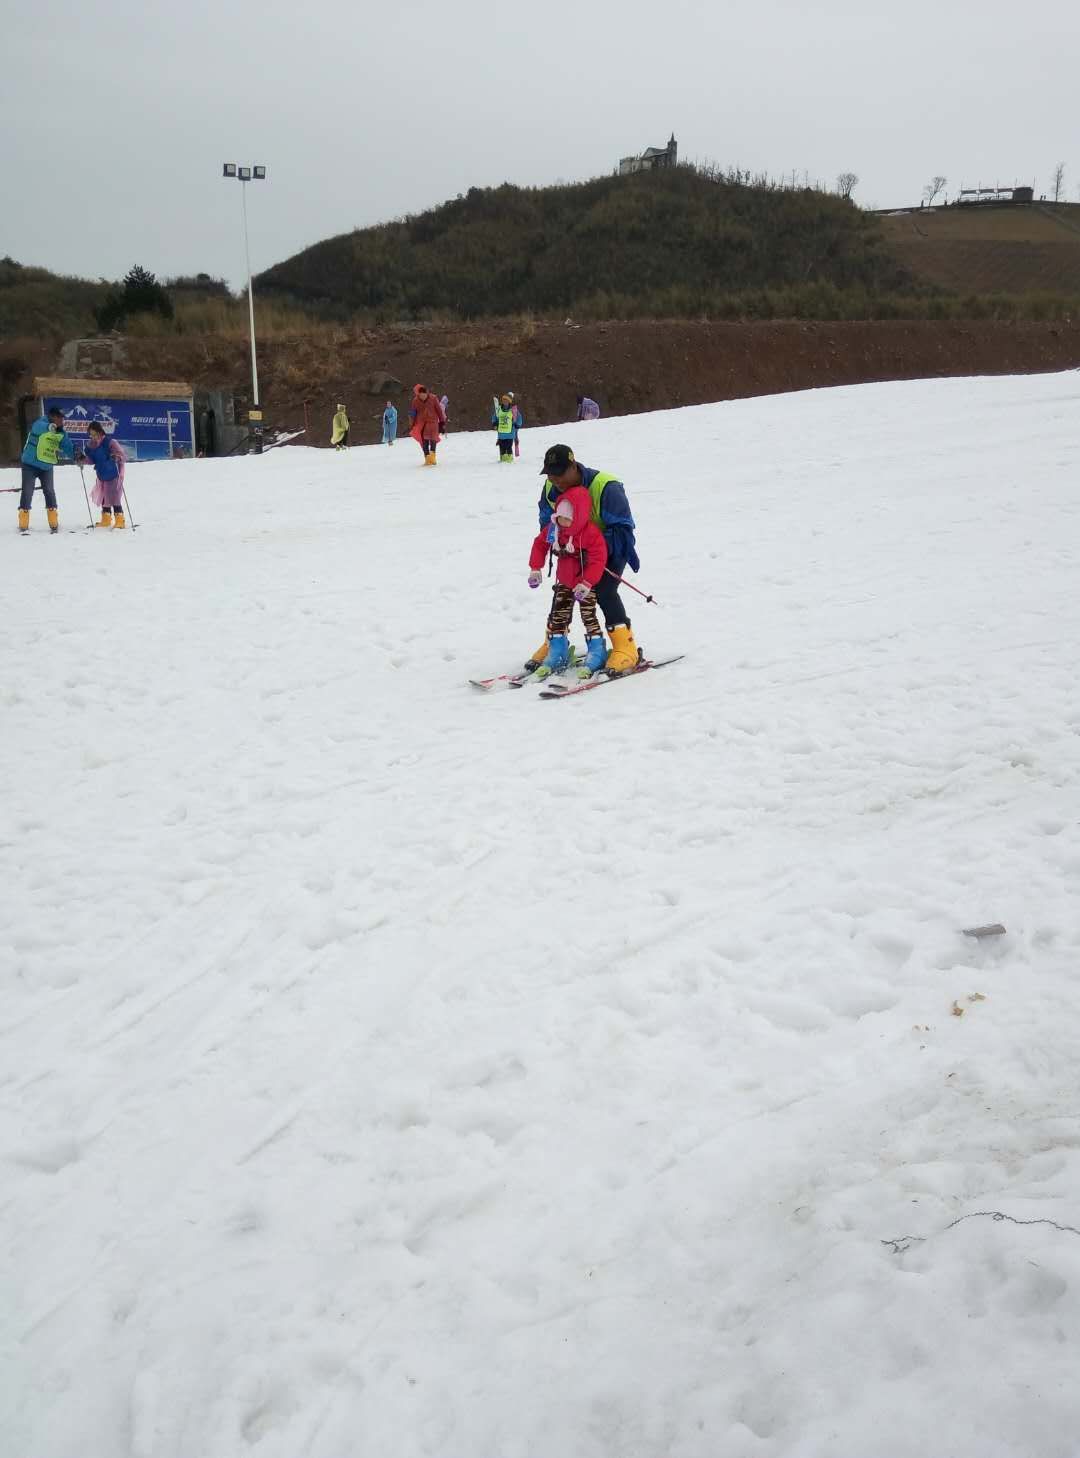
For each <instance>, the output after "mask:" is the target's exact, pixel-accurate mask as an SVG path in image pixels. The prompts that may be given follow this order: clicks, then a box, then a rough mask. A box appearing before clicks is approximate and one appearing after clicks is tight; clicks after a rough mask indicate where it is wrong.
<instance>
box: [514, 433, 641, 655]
mask: <svg viewBox="0 0 1080 1458" xmlns="http://www.w3.org/2000/svg"><path fill="white" fill-rule="evenodd" d="M540 474H541V475H542V476H543V477H544V478H545V479H544V485H543V488H542V489H541V492H540V501H539V503H538V506H539V513H540V530H541V531H543V530H544V528H545V527H546V526H547V525H548V523H549V522H550V521H551V514H552V511H553V509H554V506H555V502H556V501H557V500H558V499H559V497H560V496H561V495H562V493H563V492H564V491H568V490H569V489H570V487H571V486H584V487H585V489H586V490H587V491H588V493H589V498H590V501H591V503H592V515H591V518H590V519H591V521H592V522H593V523H594V525H596V526H598V527H599V528H600V530H601V531H602V532H603V534H604V541H605V542H606V543H607V549H608V556H607V566H606V568H605V570H604V575H603V576H602V577H601V578H600V581H599V582H598V583H597V585H596V602H597V606H598V607H599V609H600V611H601V612H602V613H603V615H604V623H605V625H606V627H607V630H608V637H609V638H610V639H611V651H610V652H609V653H608V655H607V660H606V662H605V664H604V670H605V672H607V673H626V672H627V670H628V669H631V668H634V667H635V666H636V665H637V662H638V659H639V657H640V654H639V652H638V646H637V643H635V641H634V632H633V629H632V628H631V626H630V619H629V618H628V617H627V615H626V609H625V607H623V601H622V598H621V597H620V596H619V584H618V581H617V579H618V578H620V577H621V576H622V575H623V573H624V572H625V571H626V569H627V567H628V566H629V567H632V568H633V569H634V571H635V572H637V571H638V570H639V568H640V566H641V563H640V561H639V559H638V554H637V542H636V538H635V535H634V531H635V528H634V518H633V516H632V515H631V513H630V503H629V502H628V501H627V499H626V487H625V486H624V485H623V483H622V482H621V481H619V480H617V479H616V478H615V477H614V476H609V475H607V474H606V473H605V472H604V471H597V470H594V469H593V467H592V466H583V465H582V464H581V462H580V461H577V460H575V459H574V452H573V451H572V450H571V449H570V447H569V446H568V445H553V446H550V447H549V449H548V451H547V454H546V455H545V456H544V464H543V466H542V468H541V472H540ZM549 638H550V627H549V630H548V637H547V638H545V641H544V643H543V645H542V647H540V648H539V649H538V650H537V651H536V652H535V653H534V654H533V655H532V656H531V657H530V658H529V659H528V661H527V662H526V664H525V667H526V668H527V669H529V670H532V669H533V668H536V667H538V666H539V665H540V664H541V663H543V662H544V660H545V658H546V657H547V654H548V639H549Z"/></svg>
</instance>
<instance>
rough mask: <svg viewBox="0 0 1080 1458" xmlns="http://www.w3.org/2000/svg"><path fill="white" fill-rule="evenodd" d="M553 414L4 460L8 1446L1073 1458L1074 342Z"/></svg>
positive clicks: (642, 1456) (591, 1456) (1076, 1336)
mask: <svg viewBox="0 0 1080 1458" xmlns="http://www.w3.org/2000/svg"><path fill="white" fill-rule="evenodd" d="M558 439H565V440H567V441H569V442H570V443H571V444H572V445H573V446H574V447H575V448H576V449H577V450H578V452H579V454H580V456H581V457H582V459H583V460H585V461H586V462H587V463H590V464H594V465H598V466H602V467H604V468H606V469H608V470H611V471H614V472H617V473H619V474H620V475H622V476H623V477H624V479H625V480H626V482H627V484H628V487H629V491H630V495H631V500H632V503H633V507H634V511H635V514H636V516H637V519H638V524H639V542H640V548H641V557H642V573H641V576H640V579H639V580H640V582H641V583H642V585H643V586H644V587H645V588H646V589H647V590H648V591H650V592H652V593H653V594H655V596H656V597H657V598H658V599H659V601H660V604H661V605H660V606H656V607H648V606H645V605H644V604H641V603H638V604H637V606H635V607H634V609H633V617H634V622H635V627H636V629H637V631H638V636H639V641H640V643H641V645H642V646H643V648H644V649H645V650H646V651H647V652H648V653H650V654H652V655H654V656H657V657H661V656H667V655H669V654H672V653H676V652H685V653H686V655H687V656H686V659H685V661H684V662H683V663H680V664H677V665H675V666H673V667H671V668H669V669H665V670H664V672H663V673H657V674H643V675H642V676H641V677H640V678H638V679H635V680H631V681H629V682H628V683H626V684H624V685H615V686H612V687H611V688H610V689H608V690H605V692H603V693H597V694H585V695H582V696H581V697H580V698H577V699H575V700H574V701H573V702H565V703H559V704H556V703H542V702H539V701H538V700H537V699H536V697H535V692H534V690H533V689H531V688H526V689H523V690H521V691H520V692H517V693H503V694H492V695H483V694H478V693H477V692H476V691H475V690H473V689H470V688H469V687H468V686H467V680H468V679H469V678H470V677H473V676H477V675H486V674H491V673H494V672H498V671H500V670H504V669H511V668H513V667H514V666H515V665H517V664H518V663H520V662H521V661H522V659H523V658H524V657H525V656H526V654H527V653H528V651H529V650H530V649H531V648H533V647H534V646H535V644H536V643H537V642H538V641H539V637H540V632H541V630H542V622H543V615H544V611H545V605H546V600H547V591H546V589H544V590H543V591H542V592H530V591H529V589H528V587H527V586H526V583H525V577H526V573H527V553H528V547H529V542H530V539H531V537H532V534H533V532H534V530H535V523H536V518H535V511H534V502H535V498H536V494H537V489H538V484H539V477H538V475H537V468H538V465H539V460H540V454H541V451H542V449H543V448H544V447H545V446H546V445H548V444H551V443H552V442H553V441H555V440H558ZM523 447H524V454H523V456H522V459H521V460H520V461H519V462H517V463H516V464H515V465H514V467H513V469H510V468H508V467H500V466H498V465H497V464H496V462H495V447H494V444H493V440H492V437H491V436H490V435H489V434H486V433H485V434H477V435H471V436H464V435H457V434H452V435H451V436H450V437H449V438H448V439H447V441H446V443H445V445H444V446H443V448H442V449H441V452H440V464H439V466H438V467H437V468H436V469H434V470H425V469H423V468H422V466H421V464H420V456H419V452H418V450H417V449H416V447H415V446H414V445H413V444H412V442H410V441H407V440H402V441H399V443H398V444H397V445H396V446H395V447H394V448H393V450H392V451H390V450H386V449H382V448H377V447H372V448H363V449H354V450H351V451H349V452H348V453H347V454H344V455H340V454H333V453H329V452H325V451H324V452H315V451H311V450H308V449H296V448H294V449H290V450H283V451H280V452H274V453H273V454H271V455H269V456H267V457H265V458H264V459H263V460H236V461H224V462H191V463H177V464H163V465H147V466H138V467H133V468H132V470H131V471H130V472H129V478H128V484H129V487H130V495H131V504H132V506H133V507H134V510H135V516H136V520H137V521H139V522H140V523H141V526H140V530H139V531H138V532H137V533H135V534H132V533H131V532H127V533H125V534H122V535H121V534H117V533H112V534H106V533H101V532H98V533H95V534H90V533H87V534H79V535H67V534H65V535H62V536H60V537H56V538H50V537H49V536H48V535H46V534H45V531H44V513H43V511H42V508H41V506H40V505H38V507H37V508H36V509H35V512H34V528H35V530H34V533H33V535H32V536H31V537H30V538H28V539H21V538H19V537H18V536H17V535H16V533H15V530H14V525H15V523H14V516H15V510H14V500H15V498H14V497H12V496H5V497H2V498H0V501H6V502H8V503H9V504H10V506H11V521H10V527H11V531H10V533H7V532H5V533H3V534H0V577H2V584H3V586H2V597H3V603H4V618H5V622H4V633H3V637H2V642H0V709H2V726H3V728H2V733H3V746H4V773H3V791H2V794H0V805H2V813H0V896H2V917H0V925H2V929H0V971H2V988H3V998H2V1007H0V1101H2V1117H0V1172H2V1178H0V1211H2V1226H0V1229H2V1239H0V1260H2V1267H0V1280H2V1293H0V1354H2V1355H0V1360H2V1363H3V1368H4V1371H3V1373H2V1374H0V1394H2V1395H0V1453H2V1455H3V1458H238V1455H249V1454H250V1455H252V1458H788V1455H798V1458H811V1455H812V1458H927V1455H934V1458H939V1455H950V1458H1071V1455H1075V1454H1076V1453H1077V1452H1080V1380H1078V1370H1080V1369H1078V1359H1077V1351H1078V1342H1080V1126H1078V1123H1077V1113H1078V1103H1080V1096H1078V1093H1080V1091H1078V1083H1080V1016H1078V998H1080V920H1078V912H1077V885H1078V880H1080V829H1078V823H1080V737H1078V731H1080V689H1078V686H1077V652H1078V648H1077V645H1078V643H1080V575H1078V548H1080V473H1078V458H1080V376H1077V375H1076V374H1065V375H1057V376H1053V377H1041V378H1019V379H1008V378H1006V379H1001V378H999V379H971V380H936V381H933V382H917V383H906V384H895V385H870V386H865V387H862V388H856V389H840V390H833V391H820V392H812V393H806V394H798V395H787V396H782V397H778V398H772V399H756V400H747V401H740V402H737V403H731V404H724V405H716V406H709V407H703V408H699V409H690V410H681V411H675V412H671V413H666V414H659V415H654V416H650V417H640V418H632V419H620V420H611V421H603V422H600V423H598V424H590V425H585V426H569V427H563V428H556V429H550V430H549V429H545V430H535V431H527V432H526V433H525V434H524V436H523ZM15 479H16V475H15V472H13V471H5V472H3V473H2V480H0V484H2V485H5V486H7V485H13V484H15ZM60 487H61V507H62V513H63V519H64V522H65V524H66V525H68V526H77V525H78V524H79V522H80V520H81V519H83V520H84V519H85V507H84V506H83V502H82V493H81V489H80V487H79V481H78V476H77V474H75V472H74V471H72V470H68V471H67V472H65V473H64V474H62V475H61V477H60ZM579 636H580V634H579ZM995 921H1000V922H1002V923H1004V925H1005V926H1006V927H1007V934H1006V935H1005V936H1004V937H997V938H988V939H986V940H985V941H982V942H978V941H975V940H972V939H970V938H966V937H964V936H963V935H962V934H961V932H962V929H963V928H965V927H972V926H975V925H978V924H981V923H987V922H995ZM954 1006H955V1008H956V1010H957V1011H959V1012H960V1013H961V1014H962V1016H955V1015H954V1013H953V1009H954ZM984 1212H1000V1213H1002V1214H1004V1215H1005V1216H1008V1217H1010V1218H1009V1219H1008V1220H1004V1221H1003V1220H994V1219H992V1218H990V1217H989V1215H987V1214H986V1213H984ZM1069 1227H1071V1228H1069ZM889 1242H898V1244H896V1245H890V1244H889Z"/></svg>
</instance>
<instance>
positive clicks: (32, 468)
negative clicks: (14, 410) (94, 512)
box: [19, 405, 75, 536]
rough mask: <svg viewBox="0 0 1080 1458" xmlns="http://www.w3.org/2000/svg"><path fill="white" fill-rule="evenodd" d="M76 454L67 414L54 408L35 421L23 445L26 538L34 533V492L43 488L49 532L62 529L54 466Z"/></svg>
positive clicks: (21, 519) (21, 513)
mask: <svg viewBox="0 0 1080 1458" xmlns="http://www.w3.org/2000/svg"><path fill="white" fill-rule="evenodd" d="M74 454H75V453H74V451H73V450H72V449H71V444H70V442H69V440H68V437H67V435H66V434H65V433H64V412H63V411H62V410H60V409H59V408H58V407H57V406H55V405H54V406H53V408H52V409H51V410H50V411H49V413H48V415H47V416H46V415H42V416H41V418H40V419H38V420H35V421H34V423H33V425H32V426H31V427H30V430H29V433H28V434H27V437H26V444H25V445H24V446H23V451H22V491H21V492H20V494H19V530H20V532H22V533H23V535H24V536H25V534H26V533H27V532H28V531H29V530H30V509H31V507H32V506H33V504H34V492H35V490H36V489H37V487H38V486H39V485H40V486H41V490H42V493H43V494H44V497H45V515H46V516H47V517H48V519H49V530H50V531H51V532H53V533H56V532H58V531H59V530H60V518H59V516H58V514H57V510H56V489H55V487H54V486H53V467H54V466H56V465H58V464H59V463H60V462H61V461H64V460H71V459H73V457H74Z"/></svg>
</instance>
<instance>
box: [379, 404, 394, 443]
mask: <svg viewBox="0 0 1080 1458" xmlns="http://www.w3.org/2000/svg"><path fill="white" fill-rule="evenodd" d="M396 438H397V407H396V406H395V405H394V402H393V400H387V402H386V409H385V410H384V411H383V413H382V443H383V445H389V446H392V445H393V444H394V441H395V439H396Z"/></svg>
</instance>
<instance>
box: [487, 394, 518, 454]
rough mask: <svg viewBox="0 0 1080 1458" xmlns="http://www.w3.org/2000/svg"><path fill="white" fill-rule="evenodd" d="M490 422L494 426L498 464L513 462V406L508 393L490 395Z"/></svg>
mask: <svg viewBox="0 0 1080 1458" xmlns="http://www.w3.org/2000/svg"><path fill="white" fill-rule="evenodd" d="M491 403H492V407H493V408H492V411H491V423H492V425H493V426H494V427H495V441H496V444H497V445H498V447H499V464H500V466H503V465H505V466H512V465H513V464H514V407H513V405H512V403H511V400H510V396H509V395H499V396H498V397H496V396H494V395H493V396H492V397H491Z"/></svg>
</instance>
